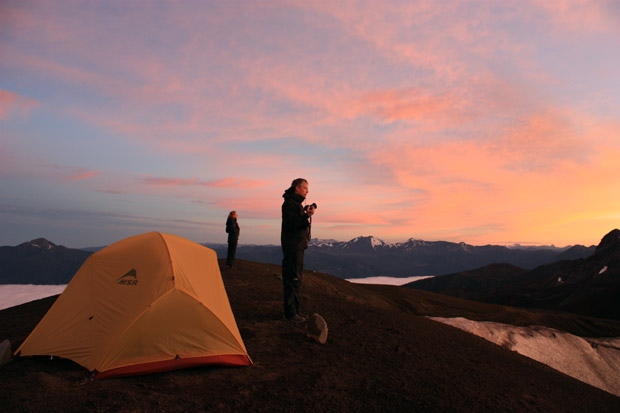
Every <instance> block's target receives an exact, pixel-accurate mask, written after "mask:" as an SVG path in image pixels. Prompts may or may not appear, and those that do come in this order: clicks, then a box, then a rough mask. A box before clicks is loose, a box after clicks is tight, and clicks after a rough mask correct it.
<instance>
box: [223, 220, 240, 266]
mask: <svg viewBox="0 0 620 413" xmlns="http://www.w3.org/2000/svg"><path fill="white" fill-rule="evenodd" d="M226 232H227V233H228V255H227V256H226V266H227V267H228V268H232V266H233V262H234V261H235V253H236V252H237V241H239V232H240V229H239V224H238V223H237V211H230V213H229V214H228V219H227V220H226Z"/></svg>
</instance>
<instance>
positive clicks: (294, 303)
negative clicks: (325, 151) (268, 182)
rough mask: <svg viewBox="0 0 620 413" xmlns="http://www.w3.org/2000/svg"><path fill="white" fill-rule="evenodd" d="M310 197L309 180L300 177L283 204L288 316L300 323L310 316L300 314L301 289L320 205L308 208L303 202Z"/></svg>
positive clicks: (285, 285) (286, 193) (283, 279)
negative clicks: (314, 219)
mask: <svg viewBox="0 0 620 413" xmlns="http://www.w3.org/2000/svg"><path fill="white" fill-rule="evenodd" d="M306 195H308V181H306V180H305V179H303V178H297V179H295V180H294V181H293V182H292V183H291V186H290V188H288V189H287V190H286V191H284V195H282V197H283V198H284V203H283V204H282V232H281V235H280V241H281V243H282V253H283V255H284V257H283V259H282V283H283V287H284V317H285V318H286V319H287V320H290V321H293V322H295V323H299V322H302V321H305V320H306V317H305V316H303V315H302V314H300V313H299V297H298V290H299V288H300V287H301V281H302V278H301V276H302V272H303V268H304V250H305V249H306V248H308V240H309V239H310V223H311V217H312V215H314V211H315V208H316V204H313V205H312V206H308V207H306V208H305V209H304V207H303V206H302V202H304V200H305V199H306Z"/></svg>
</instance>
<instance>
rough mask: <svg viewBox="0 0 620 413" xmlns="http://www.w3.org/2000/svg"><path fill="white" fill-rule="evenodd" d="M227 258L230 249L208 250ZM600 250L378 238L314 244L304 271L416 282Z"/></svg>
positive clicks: (266, 255) (267, 255)
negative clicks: (412, 278)
mask: <svg viewBox="0 0 620 413" xmlns="http://www.w3.org/2000/svg"><path fill="white" fill-rule="evenodd" d="M205 245H207V246H208V247H210V248H213V249H215V250H216V251H217V253H218V256H219V257H221V258H222V257H225V256H226V245H225V244H205ZM594 249H595V247H594V246H591V247H585V246H583V245H575V246H572V247H566V248H557V247H553V246H545V247H513V248H509V247H505V246H499V245H484V246H474V245H469V244H466V243H463V242H461V243H454V242H445V241H422V240H416V239H413V238H412V239H409V240H408V241H405V242H400V243H386V242H384V241H382V240H380V239H378V238H375V237H373V236H367V237H357V238H354V239H352V240H350V241H346V242H339V241H334V240H319V239H313V240H312V241H311V242H310V245H309V246H308V249H307V250H306V255H305V260H304V268H308V269H311V270H315V271H321V272H325V273H328V274H332V275H335V276H338V277H341V278H364V277H375V276H386V277H410V276H422V275H443V274H450V273H454V272H457V271H464V270H468V269H472V268H478V267H481V266H484V265H488V264H492V263H508V264H512V265H516V266H518V267H521V268H526V269H533V268H535V267H537V266H539V265H543V264H548V263H550V262H554V261H558V260H565V259H577V258H584V257H587V256H589V255H591V254H592V253H593V252H594ZM237 256H238V257H239V258H243V259H246V260H250V261H257V262H266V263H271V264H281V263H282V251H281V249H280V246H275V245H247V246H246V245H240V246H239V247H238V249H237Z"/></svg>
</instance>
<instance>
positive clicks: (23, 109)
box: [0, 89, 39, 120]
mask: <svg viewBox="0 0 620 413" xmlns="http://www.w3.org/2000/svg"><path fill="white" fill-rule="evenodd" d="M38 105H39V103H38V102H37V101H36V100H34V99H29V98H26V97H24V96H19V95H18V94H17V93H13V92H10V91H8V90H2V89H0V120H2V119H6V118H8V117H9V116H11V115H13V114H16V113H18V114H21V115H23V116H26V115H27V114H28V112H30V110H31V109H32V108H34V107H37V106H38Z"/></svg>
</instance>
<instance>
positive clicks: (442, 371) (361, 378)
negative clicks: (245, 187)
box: [0, 261, 620, 412]
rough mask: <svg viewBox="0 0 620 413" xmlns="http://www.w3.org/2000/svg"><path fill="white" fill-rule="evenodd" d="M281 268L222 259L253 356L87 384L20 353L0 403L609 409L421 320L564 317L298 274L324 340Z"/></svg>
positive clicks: (559, 320)
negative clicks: (303, 320)
mask: <svg viewBox="0 0 620 413" xmlns="http://www.w3.org/2000/svg"><path fill="white" fill-rule="evenodd" d="M221 264H222V263H221ZM280 271H281V269H280V267H279V266H275V265H270V264H258V263H252V262H247V261H238V262H237V268H235V269H234V270H228V269H223V278H224V282H225V284H226V288H227V291H228V295H229V299H230V302H231V305H232V308H233V311H234V313H235V317H236V319H237V323H238V325H239V329H240V331H241V335H242V336H243V339H244V341H245V344H246V347H247V349H248V352H249V354H250V356H251V357H252V359H253V361H254V363H255V364H254V366H252V367H243V368H224V367H206V368H205V367H203V368H194V369H187V370H180V371H174V372H167V373H161V374H153V375H146V376H136V377H128V378H121V379H110V380H95V381H92V382H91V381H89V380H88V379H87V377H88V372H87V371H86V370H85V369H83V368H82V367H80V366H78V365H76V364H74V363H72V362H70V361H66V360H61V359H54V360H50V359H49V357H32V358H23V359H22V358H18V359H17V360H16V361H14V362H12V363H10V364H8V365H6V366H4V367H2V368H0V399H1V400H2V405H3V411H6V412H23V411H37V412H39V411H62V412H67V411H76V412H77V411H80V412H82V411H218V412H222V411H223V412H226V411H270V412H271V411H313V412H314V411H338V412H341V411H545V412H553V411H558V412H559V411H562V412H571V411H572V412H575V411H600V412H606V411H608V412H612V411H613V412H616V411H620V398H618V397H616V396H613V395H611V394H609V393H606V392H604V391H602V390H599V389H596V388H594V387H591V386H589V385H587V384H584V383H582V382H579V381H577V380H575V379H572V378H570V377H568V376H566V375H564V374H561V373H558V372H556V371H554V370H552V369H551V368H548V367H547V366H545V365H542V364H540V363H537V362H535V361H532V360H530V359H528V358H525V357H522V356H520V355H518V354H516V353H514V352H511V351H509V350H506V349H504V348H502V347H499V346H496V345H494V344H491V343H489V342H487V341H485V340H483V339H481V338H478V337H475V336H473V335H470V334H468V333H465V332H462V331H460V330H458V329H455V328H452V327H449V326H446V325H443V324H440V323H436V322H434V321H431V320H429V319H427V318H425V317H422V316H421V315H423V314H433V315H444V316H447V315H448V314H454V315H456V314H458V315H461V316H470V317H473V316H477V317H480V318H485V317H487V316H493V317H496V318H500V319H502V320H503V321H504V322H508V321H510V320H511V319H512V320H514V321H515V322H517V323H519V322H528V320H527V319H528V318H529V321H532V320H534V321H540V322H545V320H546V322H548V323H551V324H553V323H556V324H565V325H569V324H571V323H572V322H573V321H571V320H570V316H569V315H566V314H556V313H538V312H529V313H528V312H527V311H526V310H516V309H510V308H503V307H500V306H495V305H488V304H481V303H475V302H470V301H466V300H462V299H457V298H451V297H447V296H441V295H437V294H433V293H429V292H425V291H416V290H412V289H405V288H400V287H390V286H368V285H358V284H352V283H349V282H346V281H344V280H341V279H339V278H336V277H332V276H329V275H325V274H320V273H314V272H309V271H307V272H305V275H304V277H305V279H304V286H303V289H302V300H303V302H302V305H303V306H304V310H305V311H306V312H308V313H313V312H319V313H321V314H322V315H323V316H324V318H325V319H326V321H327V323H328V325H329V338H328V341H327V343H326V344H324V345H320V344H317V343H315V342H314V341H312V340H310V339H308V338H306V337H305V336H304V335H303V334H301V333H300V332H299V331H298V330H296V329H293V328H291V327H290V326H289V325H287V324H286V323H285V322H284V321H283V320H282V302H281V289H282V287H281V281H280V279H278V278H277V277H278V275H279V274H280ZM53 301H54V299H53V298H48V299H44V300H39V301H36V302H32V303H28V304H24V305H21V306H17V307H13V308H10V309H6V310H3V311H0V331H2V335H3V337H2V338H4V337H6V338H9V339H10V340H11V341H12V343H13V347H14V348H16V346H17V345H19V344H20V342H21V341H22V340H23V339H24V338H25V337H26V335H27V334H28V333H29V332H30V331H31V329H32V328H33V327H34V326H35V325H36V324H37V322H38V321H39V319H40V318H41V317H42V316H43V314H44V313H45V312H46V310H47V309H48V308H49V306H50V305H51V304H52V302H53ZM574 320H576V321H574V327H575V328H581V329H585V330H587V329H588V328H596V329H599V330H601V331H607V332H608V333H609V334H614V333H615V334H617V333H618V332H619V331H620V325H619V323H614V322H609V321H598V320H595V319H591V320H588V322H590V324H592V325H594V327H592V325H585V324H587V323H585V324H584V325H583V326H581V327H579V325H580V323H581V322H580V321H579V320H578V318H574ZM584 320H585V318H584ZM496 321H498V320H496ZM582 321H583V320H582ZM590 332H591V331H590Z"/></svg>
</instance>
